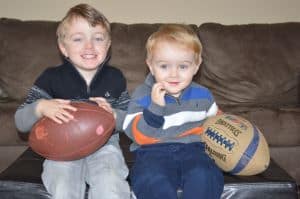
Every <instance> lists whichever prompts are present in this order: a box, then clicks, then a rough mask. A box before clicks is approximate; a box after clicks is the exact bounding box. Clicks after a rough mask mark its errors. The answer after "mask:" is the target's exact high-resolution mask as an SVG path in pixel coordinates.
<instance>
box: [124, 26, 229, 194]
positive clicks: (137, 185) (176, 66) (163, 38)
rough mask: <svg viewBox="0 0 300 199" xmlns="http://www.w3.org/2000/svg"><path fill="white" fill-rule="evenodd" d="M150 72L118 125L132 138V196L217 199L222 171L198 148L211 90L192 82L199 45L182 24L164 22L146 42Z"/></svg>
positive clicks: (211, 107) (211, 108) (210, 111)
mask: <svg viewBox="0 0 300 199" xmlns="http://www.w3.org/2000/svg"><path fill="white" fill-rule="evenodd" d="M146 49H147V59H146V62H147V65H148V67H149V69H150V74H149V75H148V76H147V78H146V80H145V82H144V84H143V85H141V86H139V87H138V88H137V89H136V90H135V91H134V93H133V95H132V100H131V102H130V103H129V107H128V114H127V116H126V118H125V121H124V124H123V129H124V130H125V132H126V134H127V135H128V136H129V137H130V138H131V139H132V140H133V142H134V143H133V145H132V146H131V150H134V151H135V155H136V160H135V163H134V166H133V168H132V173H131V174H130V180H131V185H132V189H133V191H134V193H135V195H136V197H137V198H138V199H156V198H157V199H162V198H164V199H176V198H177V190H178V189H182V198H184V199H199V198H209V199H216V198H220V196H221V194H222V191H223V184H224V182H223V181H224V180H223V174H222V172H221V171H220V169H219V168H218V167H217V166H216V165H215V163H214V162H213V160H211V159H210V158H209V157H208V155H206V153H205V150H204V143H203V142H201V138H200V136H199V134H201V132H202V128H201V125H202V123H203V121H204V120H205V119H206V118H207V117H209V116H213V115H216V114H217V111H218V108H217V105H216V103H215V101H214V99H213V96H212V94H211V92H210V91H209V90H208V89H207V88H204V87H203V86H200V85H199V84H196V83H194V82H192V78H193V76H194V75H195V74H196V73H197V71H198V69H199V65H200V64H201V61H202V60H201V50H202V49H201V43H200V41H199V39H198V37H197V35H196V34H195V33H194V32H193V30H192V29H191V28H190V27H188V26H186V25H179V24H177V25H176V24H173V25H165V26H162V27H161V28H160V29H159V30H158V31H157V32H155V33H153V34H152V35H151V36H150V37H149V39H148V41H147V44H146Z"/></svg>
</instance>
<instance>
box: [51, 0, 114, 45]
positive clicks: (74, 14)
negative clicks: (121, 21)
mask: <svg viewBox="0 0 300 199" xmlns="http://www.w3.org/2000/svg"><path fill="white" fill-rule="evenodd" d="M79 17H81V18H83V19H85V20H87V22H88V23H89V24H90V25H91V26H92V27H95V26H97V25H101V26H102V27H103V28H105V29H106V31H107V33H108V36H109V38H110V34H111V29H110V23H109V21H108V20H107V19H106V17H105V16H104V15H103V14H102V13H101V12H99V11H98V10H96V9H95V8H93V7H92V6H90V5H88V4H78V5H76V6H74V7H72V8H70V10H69V11H68V12H67V14H66V16H65V17H64V18H63V19H62V20H61V22H60V23H59V25H58V27H57V30H56V35H57V38H58V41H59V42H63V40H64V39H65V36H66V28H67V25H69V24H70V23H71V22H72V21H73V20H74V19H76V18H79Z"/></svg>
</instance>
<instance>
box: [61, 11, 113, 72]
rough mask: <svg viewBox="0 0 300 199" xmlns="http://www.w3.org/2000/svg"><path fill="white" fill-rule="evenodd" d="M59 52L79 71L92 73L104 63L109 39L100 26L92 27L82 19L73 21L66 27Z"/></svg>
mask: <svg viewBox="0 0 300 199" xmlns="http://www.w3.org/2000/svg"><path fill="white" fill-rule="evenodd" d="M59 47H60V50H61V51H62V53H63V54H64V55H65V56H66V57H68V58H69V59H70V60H71V62H72V63H73V64H74V66H75V67H77V68H78V69H80V70H84V71H93V70H97V68H98V66H99V65H100V64H101V63H102V62H103V61H104V59H105V57H106V55H107V51H108V49H109V47H110V37H109V35H108V33H107V31H106V29H104V28H103V27H102V26H101V25H97V26H95V27H92V26H90V25H89V23H88V22H87V21H86V20H85V19H83V18H80V17H79V18H76V19H73V20H72V21H71V22H70V24H68V25H67V27H66V35H65V38H64V41H63V42H62V43H59Z"/></svg>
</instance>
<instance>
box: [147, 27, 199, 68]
mask: <svg viewBox="0 0 300 199" xmlns="http://www.w3.org/2000/svg"><path fill="white" fill-rule="evenodd" d="M160 41H168V42H173V43H177V44H180V45H183V46H185V47H187V48H189V49H191V50H193V51H194V53H195V62H196V63H197V64H198V63H199V62H200V56H201V52H202V45H201V42H200V40H199V38H198V36H197V34H196V33H195V31H194V30H193V29H192V28H191V27H190V26H188V25H185V24H168V25H162V26H161V27H160V28H159V29H158V30H157V31H156V32H154V33H153V34H152V35H150V37H149V38H148V40H147V43H146V50H147V59H150V58H151V56H152V53H153V50H154V48H155V46H156V44H157V43H158V42H160Z"/></svg>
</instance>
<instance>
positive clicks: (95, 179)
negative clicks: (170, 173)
mask: <svg viewBox="0 0 300 199" xmlns="http://www.w3.org/2000/svg"><path fill="white" fill-rule="evenodd" d="M43 168H44V169H43V173H42V180H43V183H44V185H45V187H46V189H47V191H48V192H49V193H50V194H51V195H52V198H53V199H83V198H84V194H85V189H86V183H87V184H89V186H90V188H89V194H88V197H89V199H96V198H97V199H129V198H130V189H129V185H128V182H127V181H126V177H127V175H128V168H127V166H126V164H125V161H124V158H123V155H122V152H121V150H120V148H119V146H114V145H111V144H108V145H104V146H103V147H101V148H100V149H99V150H98V151H96V152H95V153H93V154H91V155H89V156H87V157H85V158H83V159H80V160H75V161H51V160H45V162H44V165H43Z"/></svg>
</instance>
